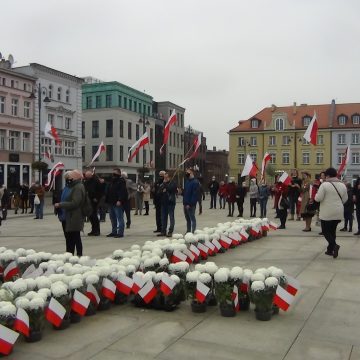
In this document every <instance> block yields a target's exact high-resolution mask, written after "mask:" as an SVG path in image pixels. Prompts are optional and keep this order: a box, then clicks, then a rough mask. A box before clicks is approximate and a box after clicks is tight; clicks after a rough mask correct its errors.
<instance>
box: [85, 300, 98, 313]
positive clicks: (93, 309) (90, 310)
mask: <svg viewBox="0 0 360 360" xmlns="http://www.w3.org/2000/svg"><path fill="white" fill-rule="evenodd" d="M93 315H96V305H95V304H94V303H92V302H90V304H89V307H88V308H87V310H86V313H85V316H93Z"/></svg>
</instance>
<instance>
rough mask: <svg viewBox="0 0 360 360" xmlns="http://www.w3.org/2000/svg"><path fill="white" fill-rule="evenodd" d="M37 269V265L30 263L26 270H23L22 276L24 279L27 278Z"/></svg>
mask: <svg viewBox="0 0 360 360" xmlns="http://www.w3.org/2000/svg"><path fill="white" fill-rule="evenodd" d="M35 270H36V267H35V265H34V264H31V265H29V266H28V267H27V268H26V270H25V271H24V272H23V274H22V276H21V277H22V278H23V279H26V278H27V277H28V276H29V275H30V274H31V273H32V272H34V271H35Z"/></svg>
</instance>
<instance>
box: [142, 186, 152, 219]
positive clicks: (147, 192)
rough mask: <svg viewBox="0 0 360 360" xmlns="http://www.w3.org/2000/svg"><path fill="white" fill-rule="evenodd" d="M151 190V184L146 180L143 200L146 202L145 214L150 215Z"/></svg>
mask: <svg viewBox="0 0 360 360" xmlns="http://www.w3.org/2000/svg"><path fill="white" fill-rule="evenodd" d="M150 191H151V186H150V184H149V183H148V182H147V181H145V185H144V192H143V201H144V204H145V214H144V215H149V202H150Z"/></svg>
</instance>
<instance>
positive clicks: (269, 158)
mask: <svg viewBox="0 0 360 360" xmlns="http://www.w3.org/2000/svg"><path fill="white" fill-rule="evenodd" d="M270 160H271V155H270V154H269V153H268V152H266V153H265V155H264V158H263V161H262V163H261V179H263V180H264V179H265V170H266V165H267V163H268V162H269V161H270Z"/></svg>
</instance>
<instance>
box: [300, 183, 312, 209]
mask: <svg viewBox="0 0 360 360" xmlns="http://www.w3.org/2000/svg"><path fill="white" fill-rule="evenodd" d="M310 184H311V183H310V181H306V182H303V184H302V186H301V206H300V214H307V212H306V205H307V204H308V202H309V200H310Z"/></svg>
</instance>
